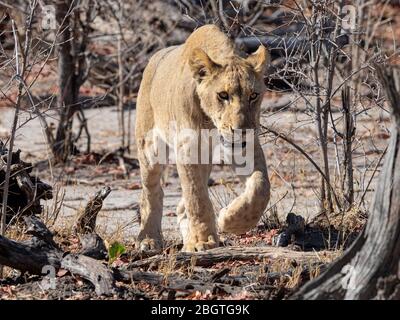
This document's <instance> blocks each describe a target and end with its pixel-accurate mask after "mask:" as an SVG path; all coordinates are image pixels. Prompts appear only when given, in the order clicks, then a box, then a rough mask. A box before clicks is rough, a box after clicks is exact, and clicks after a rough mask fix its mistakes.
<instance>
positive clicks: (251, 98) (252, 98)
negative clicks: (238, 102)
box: [250, 92, 259, 101]
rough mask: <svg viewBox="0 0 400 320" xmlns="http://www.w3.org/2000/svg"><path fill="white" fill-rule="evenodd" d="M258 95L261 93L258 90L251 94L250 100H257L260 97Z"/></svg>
mask: <svg viewBox="0 0 400 320" xmlns="http://www.w3.org/2000/svg"><path fill="white" fill-rule="evenodd" d="M258 96H259V94H258V93H256V92H253V93H252V94H251V95H250V100H252V101H253V100H256V99H257V98H258Z"/></svg>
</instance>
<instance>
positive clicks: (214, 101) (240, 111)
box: [189, 46, 268, 143]
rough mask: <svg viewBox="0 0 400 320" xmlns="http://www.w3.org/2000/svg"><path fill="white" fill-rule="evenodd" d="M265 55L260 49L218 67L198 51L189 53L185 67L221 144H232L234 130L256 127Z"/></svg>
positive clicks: (263, 49)
mask: <svg viewBox="0 0 400 320" xmlns="http://www.w3.org/2000/svg"><path fill="white" fill-rule="evenodd" d="M267 56H268V53H267V49H266V48H265V47H264V46H260V47H259V48H258V50H257V51H256V52H255V53H253V54H251V55H250V56H248V57H247V58H242V57H240V56H238V55H233V56H232V57H229V58H227V59H225V61H226V63H225V64H218V63H216V62H214V61H213V60H212V59H211V58H210V57H209V55H207V53H206V52H205V51H203V50H202V49H200V48H196V49H194V50H192V52H191V55H190V58H189V66H190V69H191V71H192V73H193V77H194V78H195V79H196V83H197V84H196V87H197V88H196V91H197V94H198V97H199V99H200V105H201V108H202V110H203V112H204V113H205V114H206V115H207V116H208V117H209V118H210V119H211V120H212V122H213V123H214V125H215V126H216V128H217V129H218V131H219V133H220V135H221V137H222V138H223V140H224V141H225V142H228V143H230V142H232V137H233V133H234V132H235V133H237V132H238V130H246V129H258V127H259V121H260V119H259V118H260V105H261V101H262V97H263V94H264V91H265V85H264V80H263V76H264V71H265V67H266V65H267Z"/></svg>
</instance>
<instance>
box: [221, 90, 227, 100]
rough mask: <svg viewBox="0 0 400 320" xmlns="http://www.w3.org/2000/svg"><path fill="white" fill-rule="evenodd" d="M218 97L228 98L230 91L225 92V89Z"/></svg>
mask: <svg viewBox="0 0 400 320" xmlns="http://www.w3.org/2000/svg"><path fill="white" fill-rule="evenodd" d="M218 98H220V99H221V100H228V99H229V94H228V92H225V91H222V92H219V93H218Z"/></svg>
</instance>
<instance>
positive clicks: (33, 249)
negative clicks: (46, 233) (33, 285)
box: [0, 236, 62, 275]
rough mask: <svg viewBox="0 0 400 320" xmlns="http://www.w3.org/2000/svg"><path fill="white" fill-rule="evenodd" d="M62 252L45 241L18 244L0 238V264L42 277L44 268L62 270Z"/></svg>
mask: <svg viewBox="0 0 400 320" xmlns="http://www.w3.org/2000/svg"><path fill="white" fill-rule="evenodd" d="M61 257H62V252H61V251H60V250H58V249H57V248H54V247H51V246H49V245H48V244H46V243H44V242H43V241H37V240H33V241H30V242H27V243H18V242H15V241H13V240H9V239H7V238H5V237H2V236H0V264H1V265H4V266H7V267H11V268H13V269H17V270H20V271H22V272H26V271H27V272H29V273H31V274H37V275H41V274H42V270H43V267H45V266H53V267H54V268H56V269H59V268H60V264H61V262H60V261H61Z"/></svg>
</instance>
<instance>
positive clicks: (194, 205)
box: [178, 165, 219, 252]
mask: <svg viewBox="0 0 400 320" xmlns="http://www.w3.org/2000/svg"><path fill="white" fill-rule="evenodd" d="M210 170H211V166H210V165H178V173H179V176H180V179H181V184H182V194H183V199H184V200H183V201H184V208H185V210H184V211H185V215H186V217H182V218H183V219H187V221H186V225H187V229H188V230H187V232H185V233H184V234H183V235H184V239H183V245H184V246H183V251H188V252H194V251H204V250H207V249H212V248H215V247H217V246H218V243H219V241H218V235H217V229H216V222H215V214H214V209H213V206H212V203H211V200H210V198H209V195H208V186H207V182H208V177H209V173H210Z"/></svg>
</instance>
